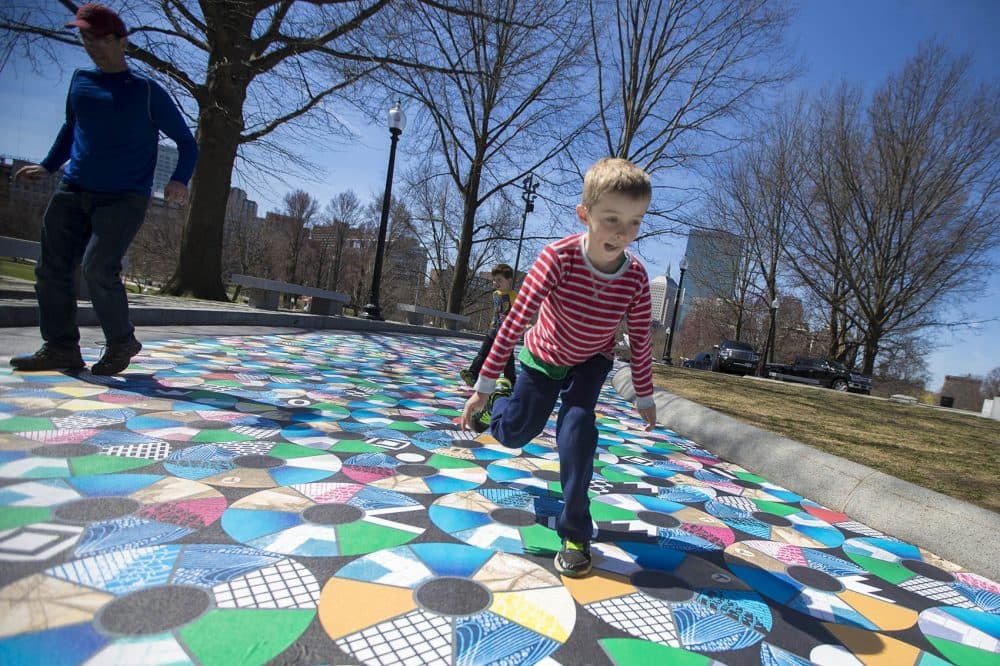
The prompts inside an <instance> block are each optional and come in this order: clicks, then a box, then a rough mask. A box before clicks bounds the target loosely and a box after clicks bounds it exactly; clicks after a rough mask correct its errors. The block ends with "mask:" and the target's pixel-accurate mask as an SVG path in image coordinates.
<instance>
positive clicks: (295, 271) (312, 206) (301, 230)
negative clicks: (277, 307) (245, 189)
mask: <svg viewBox="0 0 1000 666" xmlns="http://www.w3.org/2000/svg"><path fill="white" fill-rule="evenodd" d="M318 211H319V203H318V202H317V201H316V200H315V199H314V198H313V197H312V195H311V194H309V193H308V192H306V191H305V190H295V191H294V192H289V193H288V194H286V195H285V209H284V214H285V216H286V217H287V219H288V220H289V224H288V225H287V226H286V229H285V231H286V233H287V234H288V238H287V242H288V257H287V263H286V264H285V275H287V276H288V278H287V279H288V280H290V281H291V282H292V283H294V284H299V280H300V279H301V278H300V271H299V264H300V261H301V258H302V251H303V249H304V248H305V244H306V240H307V239H308V238H309V229H310V227H312V226H313V225H314V224H315V223H316V221H317V220H316V216H317V213H318Z"/></svg>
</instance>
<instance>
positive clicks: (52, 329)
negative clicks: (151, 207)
mask: <svg viewBox="0 0 1000 666" xmlns="http://www.w3.org/2000/svg"><path fill="white" fill-rule="evenodd" d="M148 203H149V199H148V198H146V197H144V196H142V195H141V194H137V193H132V192H116V193H101V192H83V191H80V190H76V189H73V188H71V187H69V186H67V185H66V184H65V183H63V184H60V185H59V188H58V189H57V190H56V192H55V194H53V195H52V199H51V200H50V201H49V206H48V208H47V209H46V210H45V219H44V220H43V221H42V239H41V246H42V255H41V259H40V260H39V262H38V265H37V266H36V267H35V293H36V294H37V295H38V314H39V329H40V330H41V333H42V339H43V340H45V342H47V343H49V344H50V345H52V346H53V347H76V346H77V345H79V344H80V329H79V328H78V327H77V324H76V286H75V283H74V276H75V273H76V268H77V266H80V265H81V264H82V265H83V271H82V273H83V279H84V280H86V281H87V287H88V289H89V290H90V301H91V303H92V304H93V306H94V311H95V312H96V313H97V318H98V319H99V320H100V322H101V328H103V329H104V340H105V342H107V344H112V345H113V344H120V343H123V342H127V341H129V340H131V339H132V337H134V334H135V327H134V326H132V322H131V321H130V320H129V316H128V297H127V296H126V294H125V285H123V284H122V279H121V270H122V258H123V257H124V256H125V252H126V251H127V250H128V246H129V244H131V242H132V239H133V238H135V235H136V233H137V232H138V231H139V227H141V226H142V222H143V220H144V219H145V217H146V206H147V204H148Z"/></svg>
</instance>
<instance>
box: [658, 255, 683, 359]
mask: <svg viewBox="0 0 1000 666" xmlns="http://www.w3.org/2000/svg"><path fill="white" fill-rule="evenodd" d="M687 267H688V260H687V257H681V279H680V281H679V282H678V283H677V293H676V294H675V295H674V314H673V316H672V317H670V332H669V333H668V334H667V346H666V348H665V349H664V351H663V362H664V363H666V364H667V365H673V364H674V362H673V359H671V358H670V348H671V347H673V346H674V331H676V330H677V308H678V306H680V304H681V297H682V296H683V295H684V271H686V270H687Z"/></svg>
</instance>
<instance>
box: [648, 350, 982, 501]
mask: <svg viewBox="0 0 1000 666" xmlns="http://www.w3.org/2000/svg"><path fill="white" fill-rule="evenodd" d="M654 382H655V384H656V385H657V386H659V387H660V388H662V389H663V390H665V391H667V392H668V393H673V394H674V395H679V396H681V397H683V398H687V399H688V400H691V401H693V402H697V403H698V404H700V405H704V406H705V407H710V408H711V409H714V410H716V411H718V412H722V413H723V414H726V415H728V416H732V417H733V418H737V419H739V420H741V421H744V422H746V423H751V424H753V425H755V426H757V427H759V428H763V429H765V430H770V431H771V432H774V433H778V434H781V435H784V436H785V437H788V438H789V439H793V440H796V441H798V442H801V443H803V444H808V445H809V446H813V447H815V448H817V449H821V450H823V451H826V452H827V453H832V454H834V455H837V456H840V457H842V458H847V459H848V460H853V461H855V462H858V463H861V464H863V465H868V466H869V467H872V468H874V469H877V470H880V471H882V472H885V473H886V474H891V475H892V476H895V477H899V478H901V479H905V480H907V481H910V482H911V483H915V484H917V485H920V486H923V487H925V488H930V489H932V490H936V491H938V492H940V493H943V494H945V495H949V496H951V497H955V498H957V499H961V500H965V501H966V502H970V503H972V504H977V505H979V506H982V507H985V508H987V509H990V510H992V511H1000V482H998V479H1000V421H994V420H992V419H985V418H982V417H979V416H975V415H973V414H966V413H962V412H958V411H951V410H941V409H933V408H930V407H925V406H920V405H901V404H897V403H894V402H889V401H887V400H879V399H875V398H869V397H867V396H862V395H855V394H850V393H838V392H836V391H831V390H829V389H816V388H812V387H806V386H800V385H796V384H790V383H785V382H774V381H760V380H754V379H749V378H743V377H739V376H736V375H724V374H720V373H715V372H705V371H699V370H691V369H687V368H675V367H668V366H662V365H658V364H657V365H654Z"/></svg>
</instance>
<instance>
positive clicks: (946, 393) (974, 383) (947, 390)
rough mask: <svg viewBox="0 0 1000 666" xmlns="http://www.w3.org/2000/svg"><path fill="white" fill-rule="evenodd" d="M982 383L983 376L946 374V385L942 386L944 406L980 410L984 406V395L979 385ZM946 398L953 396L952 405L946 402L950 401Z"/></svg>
mask: <svg viewBox="0 0 1000 666" xmlns="http://www.w3.org/2000/svg"><path fill="white" fill-rule="evenodd" d="M982 383H983V380H982V379H981V378H979V377H972V376H970V375H966V376H964V377H956V376H954V375H945V377H944V386H943V387H942V388H941V399H942V406H945V407H947V406H950V407H953V408H955V409H967V410H969V411H972V412H978V411H980V410H981V409H982V406H983V396H982V395H980V393H979V387H980V386H982ZM946 398H951V400H950V402H951V405H946V404H944V403H946V402H948V400H945V399H946Z"/></svg>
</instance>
